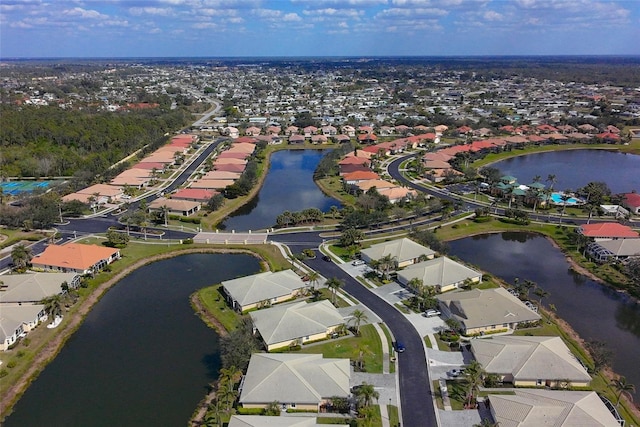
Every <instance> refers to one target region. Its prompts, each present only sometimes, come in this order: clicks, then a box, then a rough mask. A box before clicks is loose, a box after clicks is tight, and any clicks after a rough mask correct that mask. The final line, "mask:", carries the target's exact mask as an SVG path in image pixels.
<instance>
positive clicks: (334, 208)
mask: <svg viewBox="0 0 640 427" xmlns="http://www.w3.org/2000/svg"><path fill="white" fill-rule="evenodd" d="M329 213H330V214H331V217H332V218H333V219H336V217H337V216H338V214H339V213H340V210H339V209H338V207H337V206H331V207H330V208H329Z"/></svg>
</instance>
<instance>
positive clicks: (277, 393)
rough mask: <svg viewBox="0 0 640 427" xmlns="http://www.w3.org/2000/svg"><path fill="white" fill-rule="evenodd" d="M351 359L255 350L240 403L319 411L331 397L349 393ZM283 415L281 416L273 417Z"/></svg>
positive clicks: (246, 406)
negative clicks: (272, 404) (258, 351)
mask: <svg viewBox="0 0 640 427" xmlns="http://www.w3.org/2000/svg"><path fill="white" fill-rule="evenodd" d="M350 378H351V367H350V364H349V359H325V358H323V356H322V355H321V354H299V353H298V354H294V353H276V354H270V353H254V354H253V355H252V356H251V360H250V361H249V367H248V368H247V374H246V375H245V378H244V381H243V383H242V386H241V387H242V391H241V392H240V398H239V401H240V404H242V406H243V407H244V408H266V407H267V406H268V405H269V404H270V403H271V402H274V401H275V402H279V403H280V404H281V405H282V408H283V409H294V410H307V411H319V410H320V406H321V405H324V404H326V403H327V402H328V401H329V400H330V399H331V398H332V397H335V396H337V397H344V398H346V397H348V396H349V392H350V390H349V381H350ZM274 418H280V417H274Z"/></svg>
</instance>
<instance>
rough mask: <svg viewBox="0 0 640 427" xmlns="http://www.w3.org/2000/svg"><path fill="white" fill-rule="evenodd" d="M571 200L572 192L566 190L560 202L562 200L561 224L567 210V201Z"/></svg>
mask: <svg viewBox="0 0 640 427" xmlns="http://www.w3.org/2000/svg"><path fill="white" fill-rule="evenodd" d="M569 199H571V190H569V189H566V190H564V192H563V193H562V194H561V195H560V200H562V213H561V214H560V222H562V218H563V217H564V211H565V209H567V201H569Z"/></svg>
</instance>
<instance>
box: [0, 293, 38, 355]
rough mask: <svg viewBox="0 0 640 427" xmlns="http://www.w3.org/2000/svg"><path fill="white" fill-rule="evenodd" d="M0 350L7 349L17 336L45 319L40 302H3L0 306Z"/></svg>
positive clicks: (20, 335) (15, 340)
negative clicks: (20, 303) (21, 303)
mask: <svg viewBox="0 0 640 427" xmlns="http://www.w3.org/2000/svg"><path fill="white" fill-rule="evenodd" d="M0 312H1V313H2V315H0V350H2V351H7V350H9V348H10V347H11V346H12V345H14V344H15V343H16V342H17V341H18V338H20V337H22V336H24V334H26V333H27V332H30V331H31V330H32V329H34V328H35V327H36V326H38V324H39V323H40V322H41V321H44V320H45V319H46V313H45V307H44V305H42V304H23V305H19V304H3V305H2V307H0Z"/></svg>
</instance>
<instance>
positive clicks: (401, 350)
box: [396, 341, 406, 353]
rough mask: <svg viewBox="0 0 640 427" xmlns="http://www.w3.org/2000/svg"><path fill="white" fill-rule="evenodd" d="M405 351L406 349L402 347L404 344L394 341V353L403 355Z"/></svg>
mask: <svg viewBox="0 0 640 427" xmlns="http://www.w3.org/2000/svg"><path fill="white" fill-rule="evenodd" d="M405 349H406V347H405V346H404V344H403V343H402V342H400V341H396V352H398V353H403V352H404V350H405Z"/></svg>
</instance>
